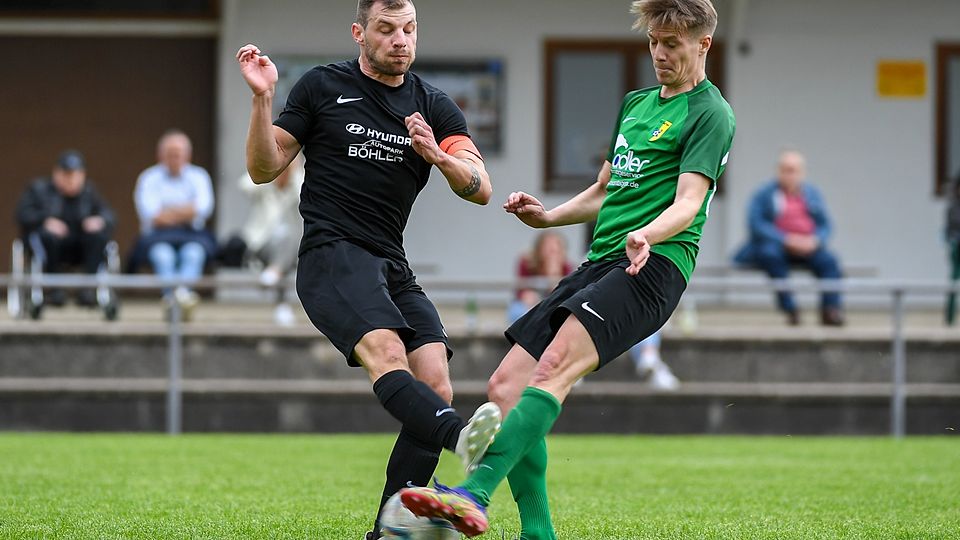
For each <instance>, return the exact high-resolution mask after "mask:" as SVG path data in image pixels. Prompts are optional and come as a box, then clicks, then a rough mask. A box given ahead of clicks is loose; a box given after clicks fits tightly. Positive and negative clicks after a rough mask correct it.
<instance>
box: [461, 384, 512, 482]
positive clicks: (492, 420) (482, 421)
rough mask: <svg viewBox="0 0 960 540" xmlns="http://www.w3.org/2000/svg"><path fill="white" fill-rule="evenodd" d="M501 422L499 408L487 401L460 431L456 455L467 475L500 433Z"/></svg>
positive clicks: (475, 466)
mask: <svg viewBox="0 0 960 540" xmlns="http://www.w3.org/2000/svg"><path fill="white" fill-rule="evenodd" d="M502 421H503V418H502V417H501V415H500V407H498V406H497V404H496V403H493V402H491V401H488V402H487V403H484V404H483V405H481V406H480V407H478V408H477V412H475V413H473V416H472V417H471V418H470V421H469V422H467V425H465V426H463V429H462V430H460V436H459V437H458V438H457V446H456V454H457V455H458V456H460V461H461V462H463V468H464V470H465V471H466V472H467V474H470V473H472V472H473V470H474V469H476V468H477V465H478V464H479V463H480V460H481V459H482V458H483V455H484V454H485V453H486V452H487V448H490V445H491V444H492V443H493V439H494V437H496V435H497V432H498V431H500V423H501V422H502Z"/></svg>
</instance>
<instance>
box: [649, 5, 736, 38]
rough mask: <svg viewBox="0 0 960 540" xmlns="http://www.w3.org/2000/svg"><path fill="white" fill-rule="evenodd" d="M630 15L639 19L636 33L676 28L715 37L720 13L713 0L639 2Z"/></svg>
mask: <svg viewBox="0 0 960 540" xmlns="http://www.w3.org/2000/svg"><path fill="white" fill-rule="evenodd" d="M630 13H632V14H634V15H636V16H637V20H636V22H634V23H633V29H634V30H640V31H646V30H647V29H648V28H675V29H677V30H678V31H679V32H680V33H681V34H686V35H691V36H694V37H703V36H706V35H713V33H714V32H715V31H716V30H717V10H716V9H714V7H713V4H712V3H711V2H710V0H636V1H635V2H633V4H632V5H631V6H630Z"/></svg>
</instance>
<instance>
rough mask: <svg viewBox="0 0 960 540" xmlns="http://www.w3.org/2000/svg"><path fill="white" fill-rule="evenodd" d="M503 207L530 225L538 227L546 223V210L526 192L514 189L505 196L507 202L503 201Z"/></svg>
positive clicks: (544, 225)
mask: <svg viewBox="0 0 960 540" xmlns="http://www.w3.org/2000/svg"><path fill="white" fill-rule="evenodd" d="M503 209H504V210H506V211H507V212H509V213H511V214H513V215H515V216H517V218H519V219H520V221H522V222H524V223H526V224H527V225H529V226H531V227H535V228H538V229H539V228H542V227H546V226H547V225H548V223H547V210H546V209H545V208H544V207H543V203H541V202H540V201H538V200H537V198H536V197H534V196H533V195H530V194H528V193H524V192H522V191H514V192H513V193H511V194H510V195H509V196H508V197H507V202H505V203H503Z"/></svg>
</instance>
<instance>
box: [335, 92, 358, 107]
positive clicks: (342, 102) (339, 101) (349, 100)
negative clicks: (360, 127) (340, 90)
mask: <svg viewBox="0 0 960 540" xmlns="http://www.w3.org/2000/svg"><path fill="white" fill-rule="evenodd" d="M361 99H363V98H362V97H348V98H345V97H343V94H340V97H338V98H337V103H339V104H341V105H342V104H344V103H350V102H351V101H360V100H361Z"/></svg>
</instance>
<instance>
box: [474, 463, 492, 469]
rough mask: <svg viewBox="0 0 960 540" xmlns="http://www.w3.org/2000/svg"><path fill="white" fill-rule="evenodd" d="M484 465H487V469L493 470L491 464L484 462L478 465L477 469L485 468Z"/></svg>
mask: <svg viewBox="0 0 960 540" xmlns="http://www.w3.org/2000/svg"><path fill="white" fill-rule="evenodd" d="M484 467H486V468H487V469H490V470H491V471H492V470H493V467H491V466H489V465H484V464H483V463H481V464H479V465H477V469H483V468H484Z"/></svg>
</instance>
